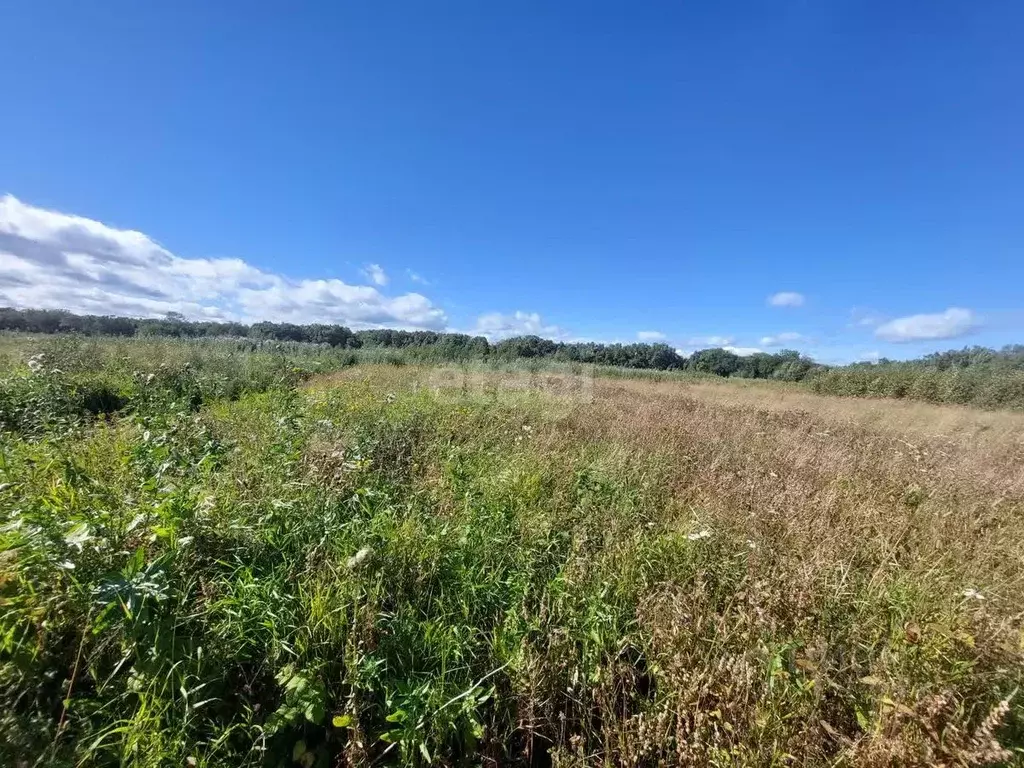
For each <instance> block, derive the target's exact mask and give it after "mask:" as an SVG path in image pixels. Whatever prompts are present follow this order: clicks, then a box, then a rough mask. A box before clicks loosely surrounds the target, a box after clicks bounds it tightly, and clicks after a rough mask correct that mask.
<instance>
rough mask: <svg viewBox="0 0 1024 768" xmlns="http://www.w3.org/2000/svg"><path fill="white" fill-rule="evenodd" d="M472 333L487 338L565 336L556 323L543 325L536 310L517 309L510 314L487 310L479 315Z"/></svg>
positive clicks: (549, 337)
mask: <svg viewBox="0 0 1024 768" xmlns="http://www.w3.org/2000/svg"><path fill="white" fill-rule="evenodd" d="M473 333H475V334H477V335H479V336H486V337H487V338H488V339H492V340H495V339H507V338H509V337H512V336H541V337H543V338H545V339H561V338H564V337H565V336H566V333H565V331H564V330H563V329H561V328H559V327H558V326H557V325H545V324H544V322H543V320H541V317H540V315H539V314H537V313H536V312H520V311H517V312H515V313H513V314H511V315H503V314H502V313H500V312H489V313H488V314H486V315H480V317H479V318H477V321H476V328H475V329H474V331H473Z"/></svg>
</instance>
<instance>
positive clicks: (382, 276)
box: [361, 264, 388, 285]
mask: <svg viewBox="0 0 1024 768" xmlns="http://www.w3.org/2000/svg"><path fill="white" fill-rule="evenodd" d="M361 271H362V273H363V274H364V275H366V276H367V277H368V278H369V279H370V280H371V281H372V282H373V283H374V284H375V285H387V284H388V275H387V273H386V272H385V271H384V267H382V266H381V265H380V264H367V265H366V266H365V267H363V269H362V270H361Z"/></svg>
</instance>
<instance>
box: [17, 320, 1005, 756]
mask: <svg viewBox="0 0 1024 768" xmlns="http://www.w3.org/2000/svg"><path fill="white" fill-rule="evenodd" d="M37 341H38V340H33V339H28V340H27V341H26V340H24V339H22V340H18V341H17V343H14V342H10V343H6V344H5V345H0V357H2V359H3V362H2V368H3V371H2V373H0V377H2V383H0V387H2V389H0V429H2V432H0V762H2V763H3V764H4V765H12V766H32V765H54V766H65V765H66V766H92V765H97V766H108V765H109V766H112V765H130V766H183V765H184V766H228V765H230V766H243V765H249V766H265V765H271V766H302V767H303V768H311V767H312V766H342V765H352V766H362V765H450V766H456V765H490V766H498V765H501V766H504V765H524V766H525V765H531V766H548V765H556V766H611V765H622V766H634V765H642V766H659V765H665V766H674V765H687V766H691V765H692V766H707V765H711V766H789V765H809V766H819V765H820V766H826V765H848V766H886V765H893V766H906V765H910V766H914V765H919V766H931V765H944V766H981V765H996V764H1014V765H1024V719H1022V717H1024V707H1022V700H1024V699H1022V693H1021V692H1020V691H1019V688H1020V687H1021V686H1022V684H1024V634H1022V631H1024V570H1022V558H1024V417H1022V416H1021V415H1020V414H1010V413H1005V412H988V413H976V412H973V411H969V410H966V409H953V408H944V407H939V406H932V405H925V404H909V403H890V402H886V401H863V400H862V401H851V400H844V399H840V398H824V397H818V396H815V395H812V394H809V393H806V392H798V393H796V394H793V393H794V392H795V390H792V389H779V388H772V387H764V386H762V387H761V388H758V387H755V386H754V385H748V386H746V387H743V386H740V385H738V384H734V383H730V382H723V383H717V384H710V383H707V382H704V381H703V380H701V379H692V380H685V379H678V380H669V381H656V380H653V379H652V380H643V379H628V378H623V379H612V378H597V379H592V378H587V377H583V378H580V377H578V376H576V377H573V376H571V375H567V374H565V373H559V374H553V373H552V374H546V373H544V372H543V371H540V372H535V373H533V374H530V372H525V373H523V372H520V373H500V372H497V371H492V370H485V369H474V368H470V367H462V368H459V367H452V368H446V369H438V368H431V367H427V366H418V365H400V364H397V363H401V362H402V361H401V360H399V359H395V360H393V361H391V362H392V363H394V364H388V363H387V361H383V362H378V363H372V362H370V361H368V360H367V359H365V358H359V357H357V356H353V355H352V353H351V352H346V353H342V352H337V353H336V352H331V351H329V350H328V351H310V350H308V349H305V348H302V347H300V346H298V345H296V346H293V347H289V346H288V345H282V346H280V347H279V348H278V350H277V351H276V352H272V351H259V350H257V351H254V350H252V349H249V348H246V347H245V346H244V345H239V346H232V345H230V344H198V343H187V342H169V341H167V342H159V343H155V342H142V341H133V342H131V343H129V342H113V341H105V340H91V341H88V342H80V341H74V340H55V341H53V342H51V343H48V344H47V345H45V346H44V345H40V344H38V343H37ZM40 352H41V355H40ZM793 398H796V399H793Z"/></svg>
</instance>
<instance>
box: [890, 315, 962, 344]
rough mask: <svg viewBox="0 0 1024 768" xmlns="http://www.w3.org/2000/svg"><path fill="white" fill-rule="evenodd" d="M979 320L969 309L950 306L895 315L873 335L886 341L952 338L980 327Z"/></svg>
mask: <svg viewBox="0 0 1024 768" xmlns="http://www.w3.org/2000/svg"><path fill="white" fill-rule="evenodd" d="M980 325H981V321H980V319H979V318H978V316H977V315H975V314H974V312H972V311H971V310H969V309H961V308H960V307H950V308H949V309H947V310H946V311H945V312H937V313H935V314H930V315H910V316H909V317H897V318H896V319H895V320H890V321H889V322H887V323H883V324H882V325H880V326H878V328H876V329H875V336H877V337H878V338H880V339H885V340H886V341H895V342H903V341H922V340H933V339H954V338H956V337H957V336H965V335H967V334H968V333H970V332H971V331H974V330H976V329H977V328H978V327H980Z"/></svg>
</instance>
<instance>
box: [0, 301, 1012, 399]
mask: <svg viewBox="0 0 1024 768" xmlns="http://www.w3.org/2000/svg"><path fill="white" fill-rule="evenodd" d="M0 330H7V331H23V332H30V333H44V334H78V335H84V336H137V337H171V338H180V339H195V338H204V337H219V338H225V337H226V338H239V339H250V340H253V341H257V342H266V341H277V342H299V343H308V344H316V345H324V346H330V347H333V348H341V349H353V350H354V349H360V348H364V349H367V348H368V349H394V350H408V351H410V352H413V353H419V354H418V355H417V357H420V358H423V359H433V360H452V361H460V360H480V359H493V360H509V361H511V360H521V359H537V360H545V359H548V360H556V361H560V362H568V363H585V364H593V365H605V366H616V367H621V368H635V369H649V370H660V371H673V370H680V371H682V370H687V371H697V372H701V373H709V374H714V375H716V376H730V377H737V378H751V379H777V380H783V381H803V380H813V382H811V383H813V384H814V385H815V388H816V389H819V391H828V392H831V393H833V394H848V395H886V396H895V397H906V396H910V397H915V398H920V399H929V400H939V401H949V402H966V401H971V400H972V399H975V397H976V394H975V390H979V387H980V384H979V383H978V382H987V381H990V380H991V379H993V378H996V377H1000V376H1003V377H1004V378H1005V377H1006V376H1009V379H1012V380H1013V381H1014V382H1016V380H1018V379H1020V378H1022V377H1024V376H1022V375H1024V345H1020V344H1017V345H1011V346H1007V347H1004V348H1003V349H1001V350H994V349H989V348H987V347H977V346H975V347H967V348H964V349H961V350H950V351H946V352H936V353H932V354H929V355H926V356H924V357H922V358H919V359H916V360H904V361H893V360H886V359H884V358H883V359H882V360H880V361H878V362H873V363H854V364H852V365H847V366H826V365H821V364H819V363H816V362H814V361H813V360H811V359H810V358H807V357H804V356H802V355H801V354H800V353H799V352H796V351H793V350H781V351H779V352H774V353H767V352H758V353H756V354H753V355H744V356H740V355H737V354H735V353H734V352H730V351H729V350H727V349H722V348H714V349H703V350H699V351H697V352H694V353H693V354H691V355H683V354H680V353H679V352H678V351H677V350H675V349H673V348H672V347H670V346H669V345H667V344H660V343H659V344H644V343H637V344H600V343H596V342H562V341H553V340H551V339H543V338H540V337H539V336H517V337H514V338H510V339H504V340H502V341H498V342H490V341H488V339H486V338H485V337H483V336H471V335H469V334H463V333H441V332H438V331H402V330H393V329H389V328H374V329H369V330H361V331H353V330H351V329H350V328H347V327H345V326H343V325H332V324H325V323H312V324H308V325H297V324H293V323H271V322H259V323H253V324H251V325H247V324H245V323H237V322H215V321H204V320H200V321H191V320H186V319H185V318H184V317H183V316H181V315H179V314H176V313H170V314H168V315H166V316H165V317H163V318H131V317H117V316H108V315H76V314H74V313H71V312H68V311H66V310H49V309H13V308H9V307H4V308H0ZM925 373H927V375H925ZM968 374H969V375H968ZM935 382H941V384H936V383H935ZM1007 384H1008V382H1003V383H1002V384H1000V385H999V386H1000V395H999V397H998V398H994V396H991V395H987V396H986V397H987V398H988V399H996V400H999V401H1002V400H1003V399H1004V397H1006V396H1008V394H1007V395H1003V394H1002V392H1003V390H1005V389H1006V388H1007ZM986 386H988V387H989V389H991V385H990V384H987V385H986ZM1013 386H1014V389H1015V388H1016V386H1017V385H1016V383H1014V385H1013ZM965 387H966V388H968V389H970V390H971V392H970V395H968V394H965V393H964V389H965ZM919 391H920V392H919ZM979 391H980V390H979ZM977 396H978V397H980V395H977ZM1014 399H1016V392H1015V393H1014Z"/></svg>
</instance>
